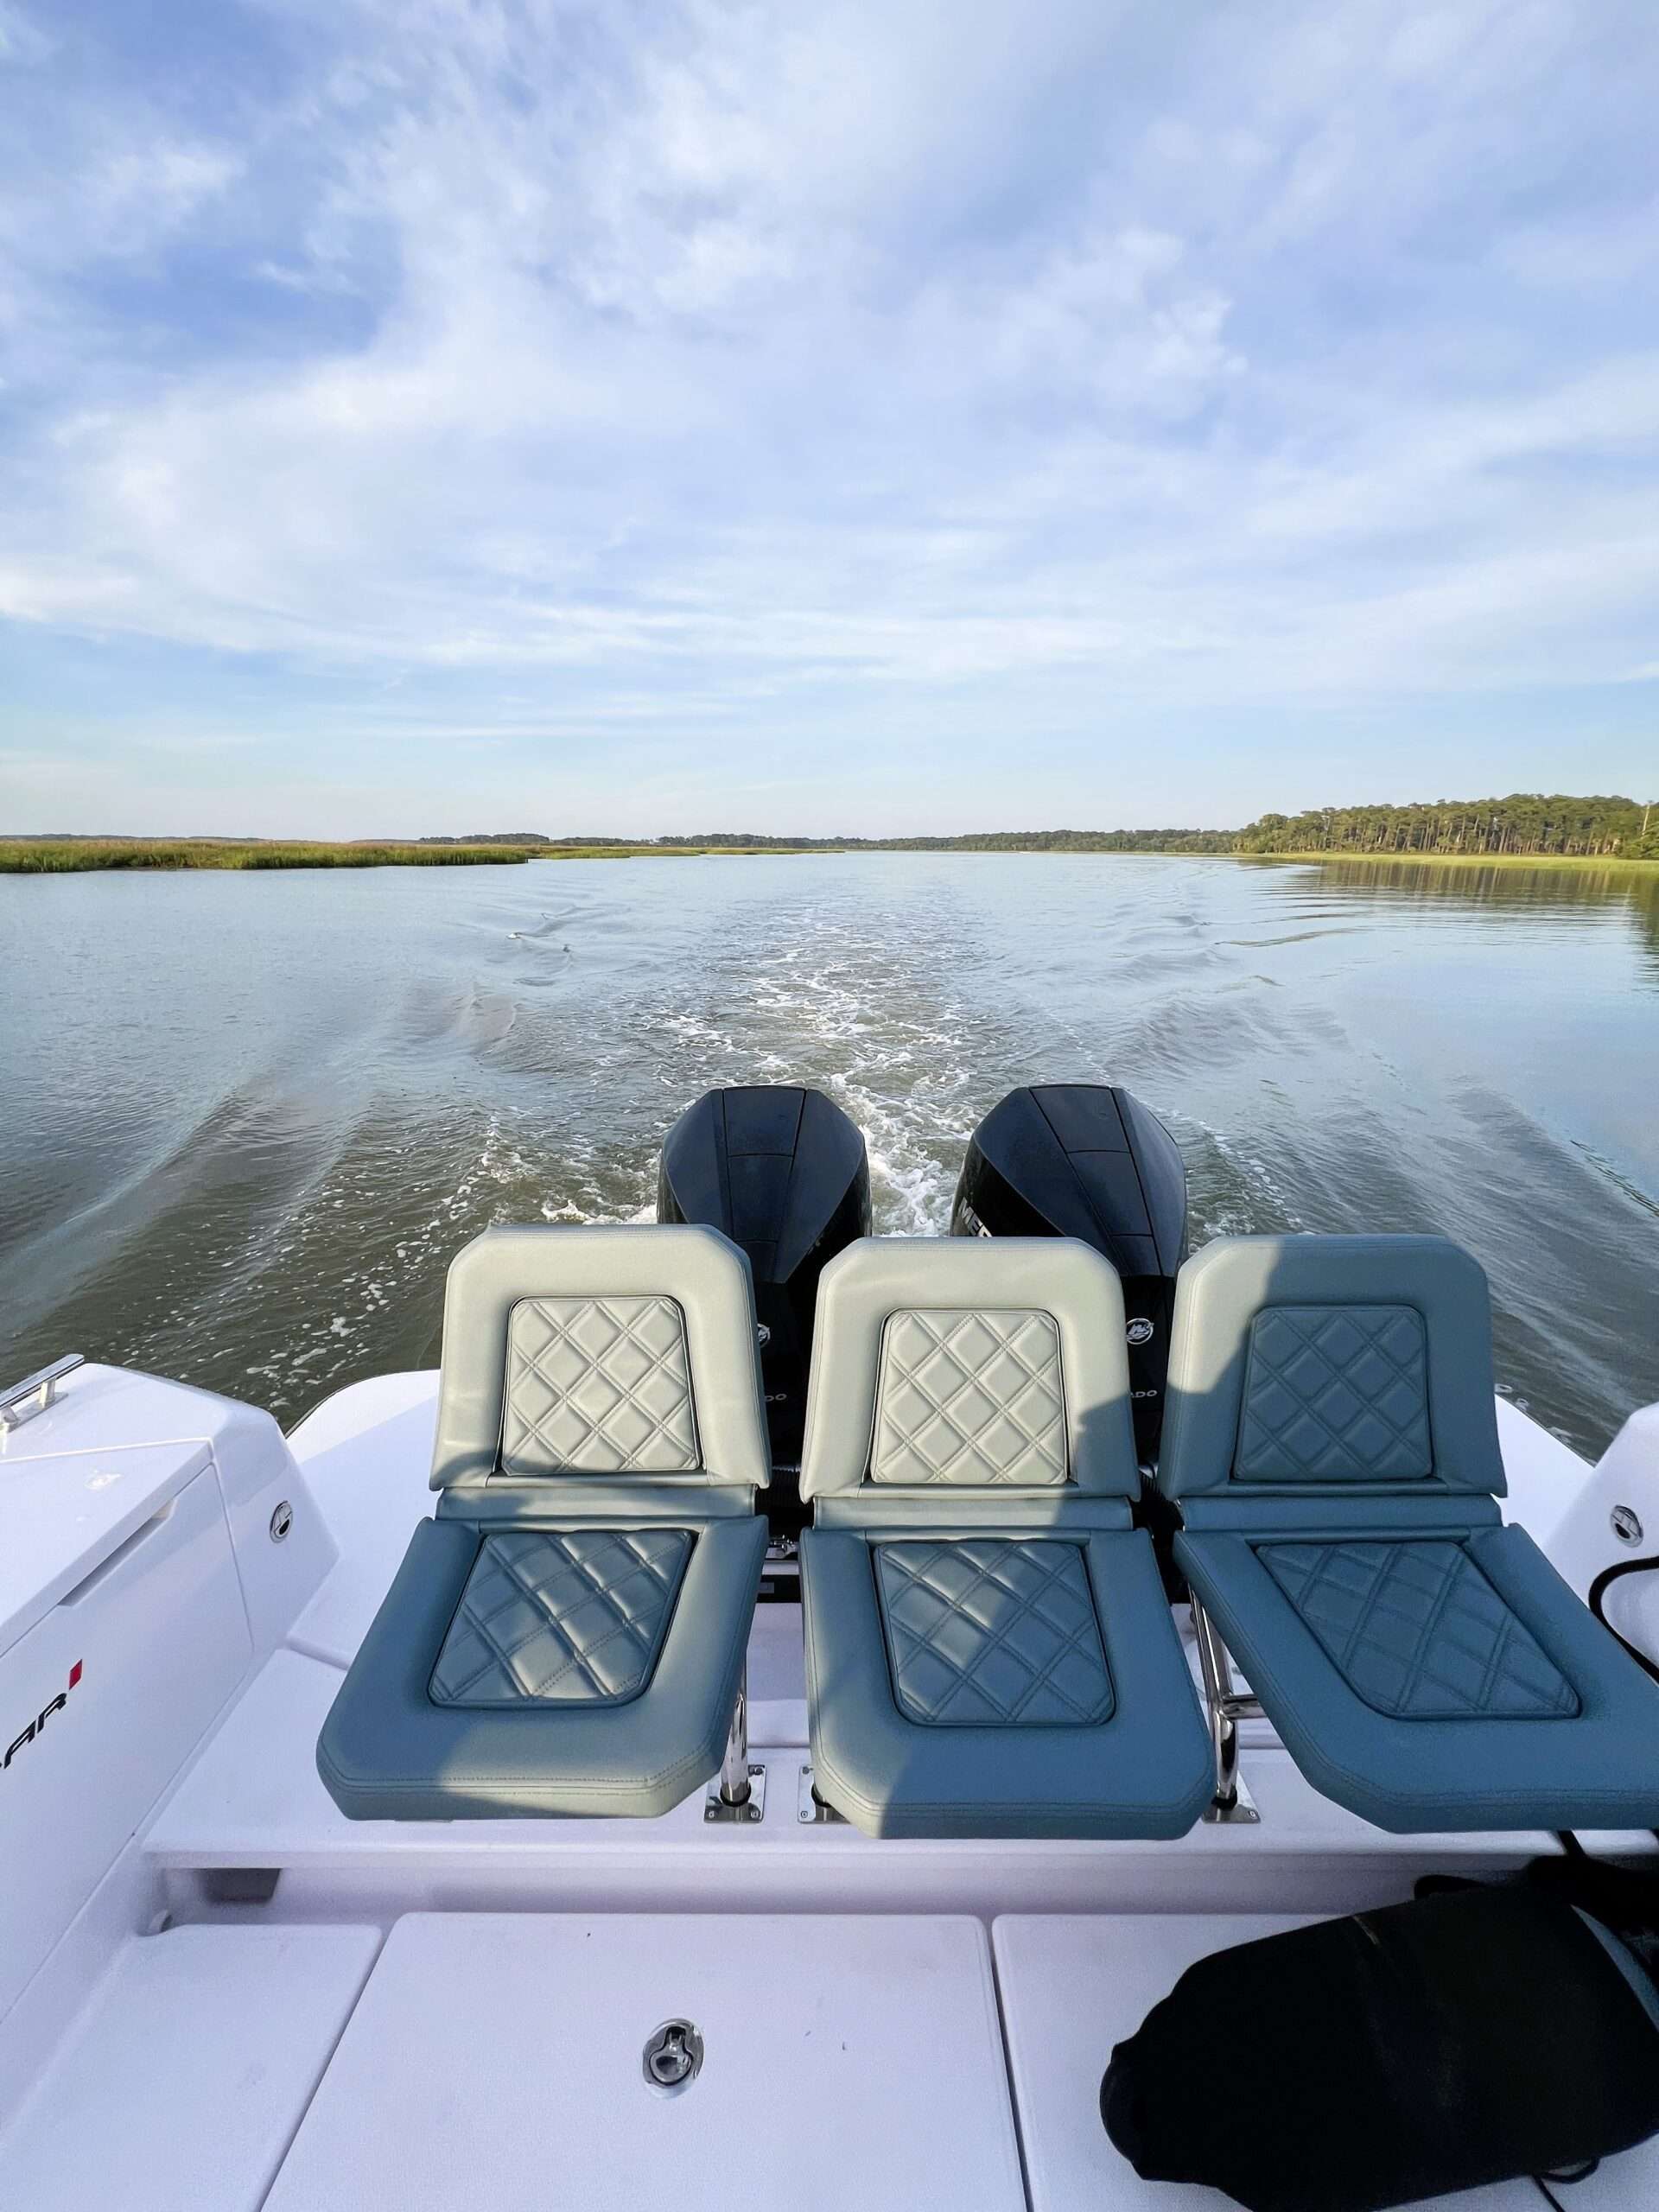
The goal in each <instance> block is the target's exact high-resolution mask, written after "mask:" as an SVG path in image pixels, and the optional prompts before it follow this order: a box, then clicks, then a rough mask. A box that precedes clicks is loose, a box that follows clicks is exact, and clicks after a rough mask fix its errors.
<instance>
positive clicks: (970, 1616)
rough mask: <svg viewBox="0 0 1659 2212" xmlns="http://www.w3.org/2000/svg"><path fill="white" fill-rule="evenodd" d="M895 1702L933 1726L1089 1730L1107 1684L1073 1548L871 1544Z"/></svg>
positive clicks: (1108, 1698)
mask: <svg viewBox="0 0 1659 2212" xmlns="http://www.w3.org/2000/svg"><path fill="white" fill-rule="evenodd" d="M874 1558H875V1567H876V1580H877V1586H878V1588H879V1590H880V1596H881V1611H882V1618H883V1620H884V1623H885V1625H886V1629H887V1662H888V1665H889V1667H890V1669H891V1670H892V1675H893V1695H894V1698H895V1700H897V1703H898V1705H899V1710H900V1712H902V1713H904V1714H905V1715H906V1718H907V1719H911V1720H915V1721H920V1722H922V1723H924V1724H925V1725H927V1726H935V1727H938V1726H954V1727H973V1726H981V1727H1007V1726H1010V1725H1014V1724H1018V1725H1020V1726H1026V1727H1051V1728H1052V1727H1073V1728H1086V1727H1090V1726H1098V1725H1099V1724H1100V1723H1102V1722H1103V1721H1105V1720H1108V1719H1110V1717H1111V1713H1112V1709H1113V1705H1114V1702H1115V1700H1114V1697H1113V1693H1112V1678H1111V1675H1110V1672H1109V1669H1108V1667H1107V1663H1106V1654H1105V1651H1104V1649H1103V1647H1102V1644H1101V1639H1100V1624H1099V1623H1098V1621H1097V1620H1096V1617H1095V1605H1094V1599H1093V1596H1092V1595H1091V1593H1090V1587H1089V1578H1088V1574H1087V1572H1086V1570H1085V1568H1084V1560H1083V1552H1082V1549H1081V1548H1080V1547H1079V1546H1077V1545H1076V1544H1068V1543H1063V1542H1059V1541H1055V1540H1053V1539H1052V1538H1037V1539H1012V1540H1009V1539H996V1538H989V1537H957V1538H955V1539H947V1540H945V1541H942V1542H939V1543H897V1544H878V1545H876V1546H875V1547H874Z"/></svg>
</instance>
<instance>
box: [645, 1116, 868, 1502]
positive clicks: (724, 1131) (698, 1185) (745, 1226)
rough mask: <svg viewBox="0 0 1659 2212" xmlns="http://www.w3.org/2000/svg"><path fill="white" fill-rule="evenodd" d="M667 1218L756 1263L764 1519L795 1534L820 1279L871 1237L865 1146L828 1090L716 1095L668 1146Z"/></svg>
mask: <svg viewBox="0 0 1659 2212" xmlns="http://www.w3.org/2000/svg"><path fill="white" fill-rule="evenodd" d="M657 1218H658V1221H693V1222H702V1223H705V1224H708V1226H709V1227H710V1228H714V1229H718V1230H723V1231H724V1232H725V1234H726V1235H727V1236H729V1237H730V1238H731V1239H732V1241H733V1243H736V1244H741V1246H742V1247H743V1249H744V1250H745V1251H746V1252H747V1254H748V1255H749V1264H750V1267H751V1268H753V1274H754V1303H755V1312H756V1314H757V1316H758V1318H759V1319H760V1325H761V1328H762V1330H763V1332H765V1333H764V1335H763V1337H762V1341H761V1351H760V1366H761V1373H762V1376H763V1377H764V1380H765V1384H766V1423H767V1427H768V1429H769V1430H770V1433H771V1439H772V1466H773V1470H774V1484H773V1489H772V1495H771V1497H769V1499H768V1500H767V1502H766V1510H767V1513H768V1516H769V1517H770V1518H771V1520H772V1524H773V1527H774V1529H776V1530H778V1531H779V1533H784V1534H792V1533H793V1531H794V1529H796V1528H798V1526H799V1523H800V1503H799V1482H798V1477H799V1470H800V1464H801V1440H802V1435H803V1432H804V1425H805V1419H806V1378H807V1370H808V1367H809V1364H810V1360H811V1357H812V1317H813V1312H814V1308H815V1306H816V1305H817V1294H818V1277H819V1275H820V1274H822V1273H823V1269H824V1266H825V1264H826V1262H829V1261H830V1260H833V1259H834V1258H835V1256H836V1253H837V1252H839V1251H841V1250H842V1249H844V1248H845V1247H846V1246H847V1245H849V1244H850V1243H852V1242H853V1240H854V1238H855V1237H858V1236H868V1235H869V1233H870V1166H869V1161H868V1158H867V1156H866V1154H865V1150H864V1139H863V1137H862V1136H861V1135H860V1133H859V1131H858V1129H857V1128H856V1127H855V1124H854V1123H853V1122H849V1120H848V1118H847V1116H846V1115H845V1114H843V1113H842V1110H841V1109H840V1107H839V1106H837V1105H836V1103H835V1102H834V1100H833V1099H829V1098H826V1097H825V1096H824V1095H823V1092H822V1091H821V1090H806V1089H804V1088H802V1087H800V1086H798V1085H796V1084H757V1085H753V1086H747V1087H742V1088H734V1089H731V1090H706V1091H705V1092H704V1093H703V1095H702V1097H701V1098H699V1099H698V1100H697V1101H696V1103H695V1104H694V1105H690V1106H688V1107H687V1108H686V1109H685V1111H684V1113H683V1114H682V1115H681V1116H680V1118H679V1120H678V1121H677V1122H675V1124H674V1126H673V1128H671V1130H670V1131H669V1133H668V1135H667V1136H666V1137H665V1138H664V1141H663V1158H662V1166H661V1170H660V1173H659V1174H658V1185H657ZM779 1476H781V1477H782V1478H784V1479H783V1480H782V1481H781V1482H779V1481H778V1480H777V1477H779ZM785 1524H790V1525H785Z"/></svg>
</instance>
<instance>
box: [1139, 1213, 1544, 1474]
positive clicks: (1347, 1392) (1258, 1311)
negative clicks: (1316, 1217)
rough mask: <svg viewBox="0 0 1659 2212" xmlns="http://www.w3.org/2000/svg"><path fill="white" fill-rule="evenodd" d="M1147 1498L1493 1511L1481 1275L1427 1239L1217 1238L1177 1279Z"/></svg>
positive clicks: (1486, 1311) (1494, 1463)
mask: <svg viewBox="0 0 1659 2212" xmlns="http://www.w3.org/2000/svg"><path fill="white" fill-rule="evenodd" d="M1158 1487H1159V1488H1160V1490H1161V1491H1163V1492H1164V1494H1165V1495H1166V1497H1193V1496H1197V1495H1201V1494H1212V1493H1215V1492H1231V1493H1232V1494H1233V1495H1235V1496H1236V1497H1241V1498H1243V1497H1248V1496H1265V1495H1268V1494H1273V1493H1276V1494H1279V1495H1281V1496H1282V1495H1283V1494H1285V1493H1287V1492H1297V1493H1301V1492H1306V1491H1322V1492H1331V1493H1338V1494H1343V1495H1348V1496H1353V1495H1356V1494H1357V1495H1359V1496H1366V1495H1376V1494H1378V1493H1395V1492H1399V1491H1413V1490H1421V1491H1424V1492H1426V1493H1427V1492H1433V1493H1438V1494H1440V1495H1442V1496H1443V1495H1445V1494H1446V1492H1458V1493H1462V1494H1464V1495H1465V1496H1467V1495H1469V1494H1470V1493H1478V1494H1482V1495H1484V1496H1486V1497H1501V1496H1502V1494H1503V1487H1504V1484H1503V1460H1502V1458H1501V1457H1500V1454H1499V1451H1498V1444H1497V1416H1496V1413H1495V1410H1494V1404H1493V1383H1492V1338H1491V1300H1490V1298H1489V1296H1488V1293H1487V1288H1486V1278H1485V1276H1484V1274H1483V1273H1482V1272H1481V1269H1480V1268H1479V1266H1478V1264H1477V1262H1475V1261H1474V1260H1473V1259H1471V1257H1470V1255H1469V1254H1468V1253H1466V1252H1465V1251H1464V1250H1463V1249H1461V1248H1460V1247H1459V1246H1458V1245H1456V1244H1452V1243H1448V1242H1447V1241H1446V1239H1445V1238H1443V1237H1439V1236H1227V1237H1221V1238H1218V1239H1217V1241H1216V1242H1215V1243H1213V1244H1210V1245H1207V1246H1205V1249H1204V1250H1203V1251H1201V1252H1199V1253H1198V1254H1197V1255H1195V1256H1194V1257H1193V1258H1192V1259H1191V1260H1189V1261H1188V1262H1187V1263H1186V1265H1185V1267H1184V1268H1182V1270H1181V1272H1180V1274H1179V1277H1178V1278H1177V1281H1176V1289H1175V1315H1174V1321H1173V1329H1172V1333H1171V1343H1170V1362H1169V1387H1168V1397H1167V1402H1166V1413H1165V1417H1164V1431H1163V1444H1162V1450H1161V1452H1160V1458H1159V1466H1158Z"/></svg>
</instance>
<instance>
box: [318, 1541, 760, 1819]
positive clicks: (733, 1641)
mask: <svg viewBox="0 0 1659 2212" xmlns="http://www.w3.org/2000/svg"><path fill="white" fill-rule="evenodd" d="M537 1534H546V1535H556V1536H557V1537H558V1538H559V1540H560V1543H559V1545H558V1547H556V1548H559V1549H561V1550H564V1552H565V1556H566V1557H567V1558H569V1557H571V1556H573V1555H577V1556H585V1557H586V1558H587V1560H588V1563H589V1567H590V1568H591V1567H592V1566H593V1564H594V1560H595V1558H596V1557H597V1556H598V1555H599V1554H597V1553H596V1551H595V1550H594V1549H592V1548H588V1544H587V1541H586V1540H587V1539H588V1538H590V1537H592V1536H594V1535H599V1534H604V1535H620V1536H624V1537H626V1538H627V1539H629V1540H630V1542H631V1543H638V1542H639V1541H640V1540H641V1539H642V1538H646V1537H648V1538H649V1539H650V1540H651V1545H652V1547H654V1545H655V1541H656V1539H657V1538H658V1536H661V1535H668V1536H670V1537H673V1538H680V1539H683V1542H684V1551H683V1557H682V1559H681V1560H680V1564H679V1572H678V1573H677V1595H676V1596H675V1598H674V1599H673V1603H672V1606H671V1610H670V1611H666V1613H665V1624H664V1625H662V1626H661V1628H660V1631H658V1630H657V1629H653V1630H652V1634H653V1635H657V1636H658V1650H657V1654H656V1656H655V1659H654V1662H651V1663H650V1665H649V1670H648V1672H647V1673H646V1674H645V1679H644V1680H643V1681H642V1682H641V1683H640V1684H639V1687H638V1688H637V1689H636V1690H635V1691H634V1692H633V1694H630V1695H628V1696H627V1697H626V1699H625V1700H619V1699H618V1698H615V1697H610V1696H602V1697H601V1696H592V1697H589V1696H582V1697H568V1696H567V1697H559V1696H551V1697H549V1696H537V1695H524V1696H511V1697H508V1696H505V1695H503V1696H498V1697H493V1696H488V1695H486V1696H483V1697H474V1698H473V1699H472V1700H471V1701H465V1702H458V1701H456V1700H455V1699H454V1695H453V1694H451V1695H450V1696H449V1697H448V1698H446V1697H444V1696H442V1695H441V1694H439V1692H440V1690H441V1689H442V1687H443V1684H444V1683H445V1682H448V1681H449V1677H448V1675H447V1673H445V1672H444V1671H443V1670H442V1669H440V1665H439V1662H440V1656H441V1655H442V1654H445V1653H448V1662H447V1664H449V1665H454V1666H455V1667H456V1669H457V1675H456V1679H455V1680H454V1681H453V1682H450V1683H449V1687H450V1689H451V1691H452V1693H453V1691H454V1689H455V1688H461V1689H462V1690H463V1691H465V1690H466V1689H467V1688H468V1687H469V1685H470V1687H471V1688H474V1689H477V1688H485V1689H486V1690H487V1689H488V1688H492V1687H493V1688H495V1689H497V1690H499V1689H501V1688H503V1687H504V1684H505V1679H506V1676H505V1675H503V1674H502V1673H501V1672H500V1671H499V1669H498V1671H497V1673H496V1675H495V1676H494V1677H493V1681H492V1678H491V1676H490V1675H489V1674H488V1673H487V1671H486V1672H484V1673H479V1672H477V1671H476V1670H477V1667H478V1655H477V1653H476V1651H474V1649H472V1647H471V1645H470V1643H467V1641H466V1640H465V1639H466V1636H467V1631H465V1630H459V1631H458V1629H457V1624H458V1621H459V1619H460V1618H461V1609H462V1600H463V1599H464V1597H465V1596H466V1594H467V1591H468V1590H469V1588H474V1586H475V1583H474V1578H475V1577H479V1576H480V1574H481V1576H482V1582H481V1583H480V1585H478V1586H486V1585H487V1584H488V1583H489V1582H491V1581H493V1579H494V1578H493V1567H489V1566H488V1565H486V1564H485V1561H486V1552H487V1549H488V1548H489V1547H491V1546H493V1545H498V1544H499V1543H501V1542H502V1541H517V1540H518V1539H520V1538H522V1537H524V1536H528V1535H537ZM578 1535H580V1536H581V1537H582V1539H583V1542H582V1545H581V1546H580V1547H577V1546H575V1538H576V1537H577V1536H578ZM567 1547H569V1548H570V1549H566V1548H567ZM550 1555H551V1548H550V1554H549V1556H550ZM653 1555H654V1553H653ZM670 1556H671V1554H670ZM636 1558H637V1554H636ZM765 1558H766V1522H764V1521H762V1520H760V1519H759V1518H758V1517H756V1516H753V1515H748V1516H743V1517H741V1518H736V1517H734V1518H732V1519H729V1520H719V1521H710V1522H701V1523H697V1524H695V1525H692V1526H690V1527H688V1528H684V1529H670V1530H661V1529H656V1528H654V1527H652V1528H651V1529H641V1528H634V1529H614V1530H605V1531H595V1530H591V1529H583V1530H580V1531H576V1530H569V1529H566V1530H559V1531H535V1530H531V1529H518V1528H516V1527H515V1528H514V1529H512V1530H511V1531H504V1530H502V1529H492V1528H480V1527H479V1526H478V1525H477V1524H475V1523H474V1522H467V1521H462V1520H459V1519H446V1520H435V1521H423V1522H421V1523H420V1524H419V1525H418V1527H417V1528H416V1530H415V1533H414V1535H413V1536H412V1537H411V1539H410V1546H409V1549H408V1551H407V1552H406V1553H405V1554H404V1563H403V1565H402V1566H401V1567H399V1568H398V1570H397V1575H396V1577H395V1578H394V1580H393V1581H392V1585H391V1589H390V1590H389V1591H388V1592H386V1595H385V1599H384V1600H383V1601H382V1604H381V1606H380V1610H379V1611H378V1613H377V1614H376V1615H375V1617H374V1619H373V1621H372V1623H371V1624H370V1628H369V1632H368V1634H367V1635H366V1636H365V1637H364V1639H363V1643H362V1645H361V1648H360V1649H359V1651H358V1654H357V1656H356V1657H355V1658H354V1659H353V1662H352V1664H351V1668H350V1669H349V1671H348V1672H347V1674H346V1680H345V1681H344V1682H343V1683H342V1684H341V1686H340V1691H339V1694H337V1696H336V1697H335V1699H334V1705H333V1707H331V1708H330V1711H329V1713H328V1718H327V1720H326V1721H325V1722H324V1723H323V1726H322V1732H321V1735H320V1737H319V1738H318V1739H317V1771H318V1773H319V1774H320V1775H321V1777H322V1780H323V1782H324V1783H325V1784H326V1785H327V1789H328V1792H329V1795H330V1796H332V1797H333V1798H334V1802H335V1803H336V1804H337V1805H338V1806H339V1807H340V1810H341V1811H342V1812H343V1813H345V1814H346V1815H347V1816H348V1817H349V1818H351V1819H353V1820H367V1821H372V1820H430V1821H450V1820H490V1819H497V1818H500V1817H503V1816H506V1815H520V1816H522V1815H550V1816H554V1817H562V1816H568V1815H654V1814H658V1813H664V1812H666V1811H667V1810H668V1809H669V1808H670V1807H671V1806H673V1805H677V1804H678V1802H680V1800H681V1799H682V1798H683V1797H684V1796H688V1795H689V1794H690V1792H691V1791H692V1790H693V1789H696V1788H697V1786H698V1785H699V1784H700V1783H702V1782H704V1781H706V1780H707V1779H708V1777H709V1776H710V1775H711V1774H712V1773H713V1772H714V1771H715V1768H716V1767H717V1766H718V1765H719V1764H720V1758H721V1751H722V1750H723V1748H724V1746H725V1742H726V1732H727V1729H728V1726H729V1725H730V1721H731V1716H732V1707H733V1703H734V1700H735V1698H736V1695H737V1684H738V1677H739V1675H740V1673H741V1669H742V1665H743V1655H744V1651H745V1649H747V1643H748V1634H749V1624H750V1621H751V1619H752V1618H753V1610H754V1599H755V1593H756V1591H757V1590H758V1588H759V1586H760V1570H761V1567H762V1565H763V1563H764V1561H765ZM613 1564H617V1565H619V1566H620V1555H618V1557H617V1558H616V1559H615V1560H613ZM626 1579H627V1578H626V1575H624V1576H623V1578H622V1580H620V1581H619V1582H618V1584H617V1588H618V1590H619V1591H620V1590H621V1588H622V1587H623V1584H624V1583H625V1582H626ZM649 1579H650V1580H651V1581H652V1582H653V1583H654V1582H657V1581H658V1580H659V1578H658V1576H657V1575H655V1574H652V1575H651V1576H650V1578H649ZM629 1602H632V1600H630V1601H629ZM656 1602H657V1598H656V1597H655V1596H653V1597H652V1605H655V1604H656ZM452 1639H455V1640H454V1641H452ZM532 1641H533V1639H532ZM622 1642H623V1643H633V1639H632V1638H625V1639H623V1640H622ZM617 1648H618V1649H619V1651H620V1649H621V1645H620V1644H619V1646H618V1647H617ZM640 1663H641V1662H640V1660H639V1654H638V1648H637V1645H636V1646H635V1651H634V1656H632V1657H631V1658H629V1659H628V1660H626V1662H625V1665H624V1668H623V1677H624V1679H626V1676H627V1675H629V1674H631V1673H632V1670H633V1669H634V1668H635V1667H637V1666H638V1665H639V1664H640ZM511 1666H512V1659H511V1656H509V1659H508V1661H507V1667H508V1669H509V1670H510V1669H511Z"/></svg>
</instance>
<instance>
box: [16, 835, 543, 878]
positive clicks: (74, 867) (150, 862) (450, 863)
mask: <svg viewBox="0 0 1659 2212" xmlns="http://www.w3.org/2000/svg"><path fill="white" fill-rule="evenodd" d="M529 858H530V854H529V852H528V850H527V849H524V847H522V846H520V847H517V848H514V847H512V846H505V845H439V846H433V845H374V844H365V845H328V844H309V843H295V844H285V843H279V842H275V841H272V842H270V843H266V842H263V841H260V842H238V840H236V839H234V838H228V837H64V838H57V837H6V838H0V874H9V875H69V874H79V873H81V872H83V871H85V870H86V869H92V868H468V867H479V866H497V867H507V868H517V867H520V866H522V865H523V863H524V861H527V860H528V859H529Z"/></svg>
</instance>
